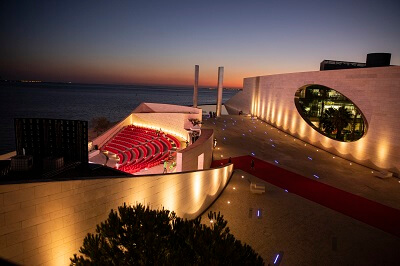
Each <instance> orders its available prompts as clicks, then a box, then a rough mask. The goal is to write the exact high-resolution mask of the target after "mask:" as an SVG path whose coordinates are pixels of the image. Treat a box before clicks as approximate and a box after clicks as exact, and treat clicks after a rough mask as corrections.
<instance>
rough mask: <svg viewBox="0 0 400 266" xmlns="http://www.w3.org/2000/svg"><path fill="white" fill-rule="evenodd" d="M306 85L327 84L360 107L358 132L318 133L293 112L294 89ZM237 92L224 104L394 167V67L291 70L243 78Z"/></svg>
mask: <svg viewBox="0 0 400 266" xmlns="http://www.w3.org/2000/svg"><path fill="white" fill-rule="evenodd" d="M309 84H320V85H324V86H327V87H329V88H332V89H334V90H336V91H338V92H340V93H342V94H343V95H345V96H346V97H348V98H349V99H350V100H351V101H352V102H353V103H354V104H356V105H357V107H359V108H360V110H361V112H362V113H363V114H364V116H365V118H366V119H367V123H368V131H367V133H366V135H364V137H362V138H361V139H359V140H357V141H355V142H339V141H335V140H332V139H330V138H328V137H325V136H323V135H322V134H319V133H318V132H317V131H316V130H314V129H313V128H312V127H311V126H309V125H308V124H307V123H306V122H305V121H304V120H303V118H302V117H301V116H300V114H299V113H298V111H297V109H296V106H295V104H294V97H295V93H296V91H297V90H298V89H299V88H301V87H303V86H305V85H309ZM243 87H244V88H243V92H239V93H238V94H237V95H235V96H234V97H233V98H232V99H230V100H229V101H228V102H227V103H225V106H226V107H227V109H228V111H231V112H233V113H234V114H236V112H238V111H239V110H242V111H243V112H245V113H251V114H253V115H256V116H258V117H259V118H261V119H262V120H265V121H267V122H268V123H271V124H273V125H275V126H277V127H278V128H280V129H282V130H283V131H286V132H288V133H289V134H292V135H294V136H297V137H299V138H301V139H302V140H304V141H307V142H309V143H311V144H313V145H315V146H317V147H319V148H321V149H325V150H328V151H330V152H332V153H334V154H337V155H338V156H342V157H345V158H348V159H350V160H354V161H357V162H358V163H361V164H364V165H368V166H371V167H381V168H386V169H390V170H391V171H394V172H397V173H398V172H399V169H400V152H399V151H400V123H399V117H400V108H399V107H398V105H399V102H400V93H399V92H400V67H398V66H392V67H380V68H364V69H348V70H331V71H315V72H302V73H291V74H281V75H271V76H261V77H252V78H246V79H244V84H243Z"/></svg>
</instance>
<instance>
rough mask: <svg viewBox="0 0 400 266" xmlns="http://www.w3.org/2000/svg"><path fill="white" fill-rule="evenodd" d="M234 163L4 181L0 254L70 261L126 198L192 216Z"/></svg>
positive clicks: (21, 259)
mask: <svg viewBox="0 0 400 266" xmlns="http://www.w3.org/2000/svg"><path fill="white" fill-rule="evenodd" d="M232 170H233V165H232V164H230V165H226V166H224V167H221V168H216V169H208V170H204V171H196V172H186V173H180V174H166V175H153V176H143V177H125V178H103V179H87V180H71V181H54V182H43V183H25V184H12V185H0V257H2V258H5V259H8V260H11V261H13V262H16V263H20V264H25V265H38V264H44V263H46V264H50V265H68V264H69V262H70V261H69V258H70V257H71V256H72V255H73V254H74V253H78V249H79V247H80V246H81V245H82V243H83V238H84V237H85V235H86V234H87V233H89V232H94V230H95V227H96V224H98V223H100V222H101V221H103V220H105V219H106V218H107V217H108V214H109V212H110V210H111V209H116V208H117V207H118V206H120V205H122V204H123V203H124V202H126V203H128V204H135V203H137V202H140V203H142V204H145V205H150V206H151V208H153V209H157V208H162V207H165V208H167V209H170V210H174V211H175V212H176V213H177V214H178V215H179V216H181V217H185V218H194V217H197V216H198V215H199V214H201V213H202V212H203V211H205V210H206V209H207V208H208V206H209V205H210V204H211V203H212V202H213V200H214V199H216V197H218V195H219V194H220V193H221V191H222V190H223V188H224V187H225V185H226V184H227V182H228V180H229V178H230V176H231V174H232Z"/></svg>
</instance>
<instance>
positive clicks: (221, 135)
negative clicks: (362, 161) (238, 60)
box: [203, 116, 400, 265]
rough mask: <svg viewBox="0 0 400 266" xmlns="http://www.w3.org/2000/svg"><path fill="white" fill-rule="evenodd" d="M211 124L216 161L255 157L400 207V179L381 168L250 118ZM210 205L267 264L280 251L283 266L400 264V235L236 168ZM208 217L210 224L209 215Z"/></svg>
mask: <svg viewBox="0 0 400 266" xmlns="http://www.w3.org/2000/svg"><path fill="white" fill-rule="evenodd" d="M204 122H205V124H204V125H203V126H204V127H206V128H213V129H214V130H215V136H216V138H217V141H218V144H217V148H216V149H215V152H214V159H215V160H220V159H227V158H228V157H237V156H243V155H254V156H256V157H257V158H259V159H261V160H264V161H266V162H269V163H272V164H275V165H278V166H279V167H282V168H284V169H287V170H290V171H292V172H295V173H297V174H300V175H303V176H305V177H308V178H310V179H314V180H317V181H318V182H322V183H324V184H327V185H330V186H332V187H336V188H338V189H341V190H344V191H347V192H350V193H352V194H355V195H358V196H361V197H363V198H366V199H370V200H372V201H375V202H378V203H381V204H384V205H386V206H389V207H392V208H395V209H400V208H399V206H400V193H399V192H400V183H399V179H396V178H388V179H380V178H378V177H376V171H377V170H379V169H370V168H367V167H364V166H361V165H359V164H357V163H355V162H350V161H347V160H344V159H342V158H339V157H338V156H335V155H332V154H330V153H327V152H325V151H323V150H320V149H317V148H316V147H313V146H312V145H309V144H307V143H304V142H302V141H301V140H299V139H297V138H293V137H292V136H290V135H288V134H286V133H284V132H282V131H279V130H278V129H276V128H274V127H272V126H271V125H268V124H266V123H265V122H262V121H260V120H252V119H251V118H249V117H244V116H222V117H220V118H217V119H214V118H212V119H208V120H205V121H204ZM256 167H257V165H256ZM242 176H243V178H242ZM250 182H256V183H260V184H264V185H265V187H266V192H265V193H264V194H261V195H260V194H253V193H251V192H250V189H249V187H250ZM228 201H229V202H230V203H228ZM210 210H213V211H221V213H222V214H223V215H224V216H225V218H226V219H227V220H228V226H229V227H230V229H231V231H232V233H233V234H234V235H235V236H236V237H237V238H238V239H240V240H242V241H244V242H246V243H248V244H250V245H251V246H252V247H253V248H254V249H255V250H256V251H257V252H259V253H260V255H261V256H262V257H263V258H264V259H265V261H266V262H267V263H268V262H269V263H271V264H272V262H273V260H274V258H275V257H276V254H278V252H283V260H282V264H281V265H343V264H344V265H393V264H399V263H400V254H399V252H398V250H400V238H399V237H396V236H394V235H392V234H389V233H387V232H384V231H382V230H380V229H377V228H375V227H372V226H369V225H367V224H365V223H363V222H360V221H358V220H356V219H353V218H351V217H349V216H346V215H344V214H341V213H339V212H336V211H334V210H332V209H330V208H327V207H324V206H322V205H320V204H318V203H316V202H313V201H310V200H307V199H305V198H302V197H300V196H298V195H295V194H292V193H290V191H289V192H285V191H284V189H282V188H279V187H275V186H273V185H271V184H270V183H267V182H264V181H262V180H261V179H258V178H257V177H254V176H252V175H250V174H248V173H246V172H243V171H241V170H235V174H234V175H233V176H232V179H231V181H230V183H229V184H228V186H227V188H226V189H225V190H224V192H223V193H222V195H221V196H220V197H219V199H218V200H217V201H216V202H215V203H214V204H213V205H212V206H211V207H210ZM258 211H259V212H258ZM257 214H259V215H260V217H257ZM203 219H204V222H207V212H206V213H205V214H204V215H203Z"/></svg>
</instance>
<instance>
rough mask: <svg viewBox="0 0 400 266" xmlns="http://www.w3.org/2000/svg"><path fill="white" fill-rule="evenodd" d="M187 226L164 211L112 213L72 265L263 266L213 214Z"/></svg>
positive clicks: (130, 208) (133, 209) (143, 209)
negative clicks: (219, 265) (207, 221)
mask: <svg viewBox="0 0 400 266" xmlns="http://www.w3.org/2000/svg"><path fill="white" fill-rule="evenodd" d="M208 217H209V219H210V222H211V221H212V223H211V226H210V227H209V226H206V225H204V224H202V223H201V218H200V217H199V218H196V219H193V220H186V219H182V218H179V217H177V216H176V215H175V213H174V212H170V211H168V210H164V209H162V210H151V209H150V208H149V207H144V206H142V205H141V204H138V205H136V206H127V205H126V204H124V205H123V206H120V207H118V211H113V210H111V212H110V214H109V216H108V219H107V220H105V221H104V222H102V223H101V224H100V225H97V228H96V233H95V234H88V235H87V236H86V237H85V239H84V241H83V246H82V247H81V248H80V250H79V252H80V253H82V254H83V255H84V256H82V255H80V256H77V255H76V254H74V257H73V258H71V265H155V264H156V265H179V264H181V265H217V264H226V265H263V264H264V262H263V259H262V258H261V257H260V256H259V255H258V254H257V253H256V252H255V251H254V250H253V249H252V248H251V247H250V246H249V245H246V244H242V243H241V242H240V241H239V240H236V239H235V237H234V236H233V235H232V234H230V231H229V228H228V227H227V221H225V220H224V218H223V216H222V215H221V214H220V213H218V214H216V213H215V212H210V213H209V215H208Z"/></svg>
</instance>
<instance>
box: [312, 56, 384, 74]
mask: <svg viewBox="0 0 400 266" xmlns="http://www.w3.org/2000/svg"><path fill="white" fill-rule="evenodd" d="M391 56H392V55H391V54H390V53H371V54H367V60H366V63H359V62H347V61H336V60H324V61H322V62H321V64H320V68H319V70H321V71H324V70H337V69H351V68H365V67H384V66H390V58H391Z"/></svg>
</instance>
